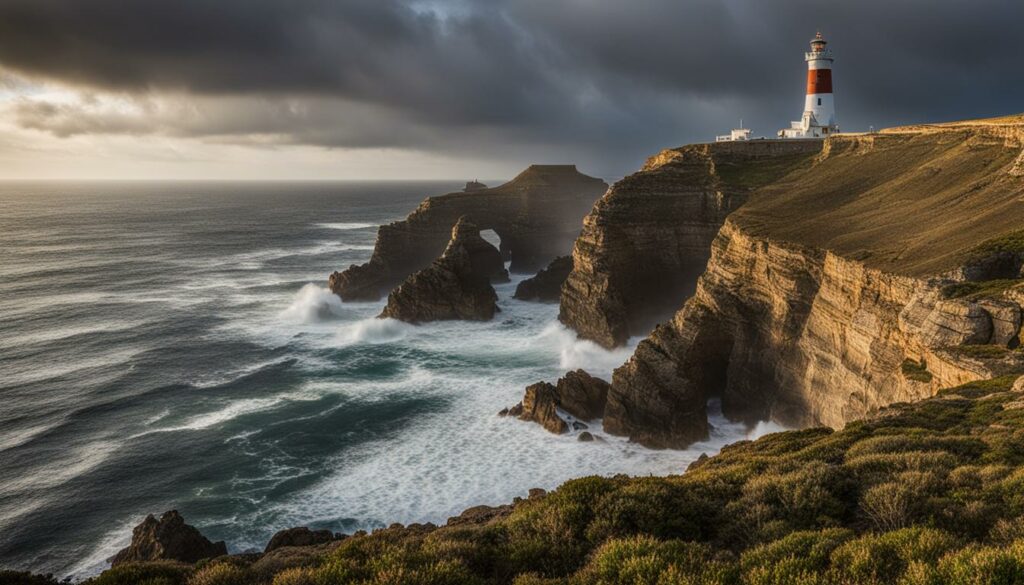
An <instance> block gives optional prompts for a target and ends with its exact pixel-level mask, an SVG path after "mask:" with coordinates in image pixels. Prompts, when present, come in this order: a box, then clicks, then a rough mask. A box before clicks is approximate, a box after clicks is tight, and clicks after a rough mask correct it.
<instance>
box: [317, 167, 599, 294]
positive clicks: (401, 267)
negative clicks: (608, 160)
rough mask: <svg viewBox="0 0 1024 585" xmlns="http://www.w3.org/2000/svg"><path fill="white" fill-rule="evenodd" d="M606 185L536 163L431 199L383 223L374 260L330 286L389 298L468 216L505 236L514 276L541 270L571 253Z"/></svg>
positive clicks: (570, 170)
mask: <svg viewBox="0 0 1024 585" xmlns="http://www.w3.org/2000/svg"><path fill="white" fill-rule="evenodd" d="M607 188H608V185H607V184H606V183H605V182H604V181H602V180H600V179H595V178H593V177H588V176H586V175H584V174H582V173H580V172H578V171H577V170H576V167H575V166H572V165H533V166H531V167H529V168H528V169H526V170H525V171H523V172H522V173H520V174H519V176H517V177H516V178H515V179H513V180H512V181H510V182H508V183H506V184H504V185H501V186H498V187H495V188H491V189H476V190H472V191H469V192H462V193H449V194H447V195H441V196H438V197H429V198H427V199H426V200H424V201H423V203H421V204H420V206H419V207H418V208H417V209H416V210H415V211H414V212H412V213H411V214H410V215H409V217H407V218H406V219H404V220H403V221H398V222H394V223H392V224H389V225H383V226H381V227H380V229H379V230H378V232H377V243H376V246H375V247H374V251H373V256H372V257H371V258H370V261H369V262H368V263H366V264H363V265H358V266H357V265H353V266H350V267H349V268H348V269H347V270H345V271H343V272H335V273H334V274H332V275H331V277H330V280H329V285H330V289H331V290H332V291H334V292H335V293H336V294H338V295H340V296H341V298H342V299H343V300H345V301H359V300H377V299H379V298H381V297H383V296H385V295H387V294H388V292H389V291H390V290H391V289H392V287H394V286H395V285H397V284H398V283H400V282H402V281H403V280H404V279H405V278H406V277H408V276H409V275H410V274H412V273H414V272H416V271H417V270H421V269H423V268H425V267H427V266H428V265H429V264H430V263H431V261H433V260H434V258H436V257H437V256H438V255H439V254H440V253H441V252H442V251H443V250H444V247H445V244H446V242H447V241H448V233H449V230H451V226H452V225H453V224H455V222H456V221H457V220H458V219H459V218H460V217H463V216H465V217H466V218H467V219H469V220H470V221H471V222H473V223H475V224H476V225H478V226H479V227H480V229H483V230H488V229H490V230H494V232H495V233H497V234H498V236H499V237H500V238H501V252H502V255H503V256H504V257H505V259H506V260H511V265H510V268H511V270H512V271H513V272H534V271H536V270H539V269H540V268H542V267H544V266H546V265H547V264H548V263H549V262H550V261H551V260H552V259H554V258H556V257H558V256H562V255H565V254H567V253H568V252H569V250H571V249H572V245H573V241H574V240H575V239H576V236H577V234H579V230H580V220H581V219H582V218H583V216H584V215H586V214H587V212H588V211H589V210H590V208H591V207H592V206H593V203H594V201H595V200H596V199H597V198H598V197H600V196H601V195H602V194H603V193H604V192H605V190H606V189H607Z"/></svg>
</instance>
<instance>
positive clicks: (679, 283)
mask: <svg viewBox="0 0 1024 585" xmlns="http://www.w3.org/2000/svg"><path fill="white" fill-rule="evenodd" d="M820 150H821V141H817V140H810V141H797V140H788V141H778V140H764V141H751V142H748V143H743V144H740V143H716V144H697V145H691V146H686V147H683V148H678V149H673V150H666V151H664V152H662V153H660V154H659V155H657V156H655V157H652V158H651V159H649V160H648V161H647V163H646V164H645V165H644V167H643V168H642V169H641V170H640V171H639V172H637V173H634V174H632V175H630V176H628V177H625V178H624V179H622V180H621V181H619V182H617V183H615V185H613V186H612V187H611V189H609V190H608V193H607V194H605V196H604V197H602V198H601V200H600V201H598V203H597V204H596V205H595V206H594V209H593V211H591V212H590V214H589V215H588V216H587V217H586V219H584V221H583V231H582V232H581V233H580V237H579V238H578V239H577V240H576V244H575V247H574V248H573V253H572V256H573V268H572V271H571V273H570V274H569V276H568V278H567V279H566V280H565V284H564V286H562V296H561V307H560V311H559V319H560V320H561V321H562V322H563V323H565V324H566V325H567V326H569V327H570V328H572V329H575V330H576V331H577V333H579V335H580V337H583V338H585V339H589V340H592V341H595V342H597V343H599V344H601V345H603V346H605V347H615V346H619V345H623V344H624V343H625V342H626V340H627V339H629V337H630V336H633V335H643V334H645V333H647V332H648V331H650V330H651V328H652V327H653V326H654V325H655V324H656V323H658V322H660V321H662V320H664V319H666V318H668V317H669V316H671V315H672V313H673V312H675V311H676V310H677V309H678V308H679V306H680V305H681V304H682V302H683V300H685V299H686V297H687V296H689V295H691V294H692V293H693V291H694V288H695V285H696V282H697V277H698V276H700V274H701V272H703V271H704V267H705V266H706V265H707V261H708V256H709V254H710V250H711V241H712V240H713V239H714V237H715V234H716V233H718V229H719V228H720V227H721V225H722V223H723V222H724V221H725V218H726V216H728V215H729V213H730V212H732V211H733V210H735V209H737V208H738V207H739V206H740V205H742V204H743V203H744V202H745V201H746V199H747V196H748V194H749V193H750V192H751V191H752V190H753V189H754V188H756V187H758V186H760V185H761V184H764V183H766V182H768V181H770V180H772V179H775V178H778V177H781V176H782V175H784V174H785V173H786V172H787V171H788V170H791V169H792V168H794V167H795V166H797V165H800V164H802V163H804V162H805V161H807V160H809V159H810V158H811V157H812V156H814V155H815V154H817V153H818V152H819V151H820Z"/></svg>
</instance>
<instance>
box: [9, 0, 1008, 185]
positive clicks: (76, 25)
mask: <svg viewBox="0 0 1024 585" xmlns="http://www.w3.org/2000/svg"><path fill="white" fill-rule="evenodd" d="M1021 22H1024V2H1021V1H1020V0H971V1H970V2H966V1H962V0H861V1H857V2H853V1H829V2H825V1H823V0H785V1H766V0H633V1H630V2H623V1H620V0H558V1H556V0H490V1H488V0H481V1H479V2H472V3H470V2H455V1H445V0H436V1H434V2H422V1H421V2H400V1H398V0H347V1H337V0H335V1H326V0H280V1H269V0H217V1H208V0H148V1H146V2H125V1H120V0H63V1H57V0H0V64H2V65H3V66H4V67H6V68H8V69H10V70H14V71H17V72H19V73H21V74H27V75H32V76H39V77H46V78H51V79H57V80H61V81H64V82H68V83H72V84H76V85H79V86H82V87H89V88H95V89H100V90H104V91H115V92H121V93H123V94H125V95H129V96H136V97H135V99H139V100H142V101H143V102H145V100H147V99H149V97H147V96H159V95H175V96H179V99H183V100H186V101H187V100H189V99H194V100H195V101H196V105H195V106H194V107H193V108H191V109H190V110H189V111H191V112H192V115H184V116H179V115H177V114H174V113H173V112H172V113H170V114H168V112H166V111H163V112H156V113H153V115H143V116H141V117H139V118H136V119H126V118H124V117H123V116H120V117H119V116H118V115H115V114H110V115H105V114H103V113H99V114H97V113H95V112H93V113H92V114H90V115H86V114H85V113H84V112H77V113H76V112H75V111H74V109H73V107H72V106H63V107H62V108H63V109H57V110H48V109H47V106H46V105H39V104H29V105H23V106H22V107H21V108H20V110H19V114H18V119H19V121H20V122H21V123H22V124H23V125H24V126H26V127H32V128H38V129H45V130H49V131H51V132H54V133H56V134H60V135H72V134H76V133H103V132H113V133H117V132H125V133H144V132H146V131H147V130H148V131H153V132H157V131H159V132H165V133H169V134H180V135H196V136H207V135H231V134H236V135H239V136H241V135H245V134H272V135H275V136H278V137H280V139H281V140H282V141H284V142H294V143H306V144H319V145H325V146H338V147H362V146H396V147H402V146H409V147H414V148H422V149H428V150H429V149H435V150H444V151H450V152H456V153H458V152H477V153H479V152H484V153H491V154H492V155H494V156H516V155H517V153H519V154H520V155H522V156H530V155H534V154H536V153H537V152H538V151H537V150H536V149H537V148H539V147H541V146H547V147H548V148H549V149H551V151H552V152H558V151H559V149H561V151H562V152H565V153H567V154H566V158H581V159H584V160H589V161H591V162H592V164H595V165H600V166H602V168H601V169H599V170H601V171H605V172H608V173H615V172H623V171H625V170H627V169H629V168H631V167H633V166H635V164H636V162H637V160H638V159H639V158H641V157H642V156H643V155H646V154H649V153H651V152H652V151H655V150H657V149H658V148H661V147H665V146H671V145H676V144H679V143H682V142H685V141H690V140H700V139H706V138H707V137H708V135H709V134H710V133H711V132H713V131H715V130H722V131H724V130H727V129H728V127H730V126H731V125H732V124H734V122H735V119H736V118H738V117H740V116H743V117H744V118H745V120H746V121H747V122H748V125H753V126H754V127H755V129H756V130H757V131H758V133H771V132H773V131H774V130H775V129H777V128H778V127H781V126H783V125H786V124H787V123H788V121H789V120H790V119H794V118H796V117H798V116H799V113H800V111H799V110H800V107H801V105H802V89H803V80H804V72H803V63H802V52H803V51H804V50H805V47H806V42H807V40H808V39H809V37H810V36H811V35H812V34H813V33H814V31H815V30H816V29H818V28H820V29H822V30H823V32H825V33H826V35H827V36H828V38H829V39H830V41H832V47H833V48H834V49H835V51H836V53H837V61H836V73H835V77H836V91H837V97H836V101H837V109H838V113H839V118H840V121H841V122H842V123H843V124H844V126H845V127H846V128H848V129H861V128H866V126H867V125H869V124H872V125H875V126H876V127H880V126H886V125H893V124H899V123H910V122H918V121H924V120H934V119H955V118H963V117H977V116H986V115H996V114H1003V113H1010V112H1015V111H1020V110H1024V105H1022V104H1024V102H1022V100H1021V96H1022V95H1024V75H1021V74H1020V72H1019V67H1020V66H1019V63H1020V62H1021V61H1022V57H1024V49H1022V48H1021V43H1020V35H1019V26H1020V23H1021ZM218 102H222V103H221V105H217V104H218ZM224 104H228V105H226V106H225V105H224ZM140 111H141V112H143V114H145V113H146V112H147V110H146V109H145V107H143V108H141V110H140ZM159 114H162V115H159Z"/></svg>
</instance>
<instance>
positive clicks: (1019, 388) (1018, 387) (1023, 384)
mask: <svg viewBox="0 0 1024 585" xmlns="http://www.w3.org/2000/svg"><path fill="white" fill-rule="evenodd" d="M1013 391H1014V392H1024V376H1021V377H1019V378H1017V380H1016V381H1015V382H1014V383H1013Z"/></svg>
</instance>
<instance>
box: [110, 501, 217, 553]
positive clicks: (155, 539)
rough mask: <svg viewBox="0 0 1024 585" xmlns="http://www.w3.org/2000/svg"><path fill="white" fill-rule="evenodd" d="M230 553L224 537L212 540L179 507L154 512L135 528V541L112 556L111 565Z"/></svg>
mask: <svg viewBox="0 0 1024 585" xmlns="http://www.w3.org/2000/svg"><path fill="white" fill-rule="evenodd" d="M226 554H228V550H227V545H225V544H224V542H223V541H220V542H210V540H209V539H207V538H206V537H205V536H203V535H202V534H201V533H200V532H199V530H197V529H196V528H195V527H194V526H190V525H188V524H185V519H184V518H182V517H181V514H179V513H178V511H177V510H171V511H169V512H164V514H163V516H161V517H160V519H159V520H157V519H156V518H155V517H154V516H153V515H152V514H150V515H149V516H146V519H145V520H143V521H142V523H141V524H139V525H138V526H136V527H135V529H134V530H132V543H131V544H130V545H129V546H128V547H127V548H124V549H121V551H120V552H118V553H117V554H116V555H114V557H113V558H111V559H110V564H111V566H117V565H120V564H122V563H128V562H136V561H156V560H172V561H181V562H183V563H194V562H196V561H199V560H200V559H207V558H212V557H219V556H221V555H226Z"/></svg>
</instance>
